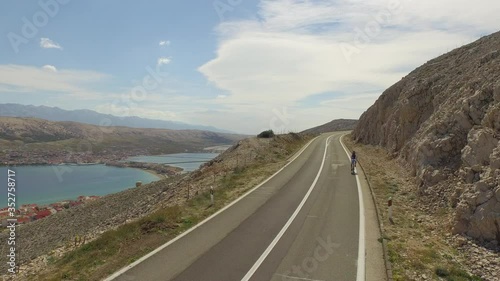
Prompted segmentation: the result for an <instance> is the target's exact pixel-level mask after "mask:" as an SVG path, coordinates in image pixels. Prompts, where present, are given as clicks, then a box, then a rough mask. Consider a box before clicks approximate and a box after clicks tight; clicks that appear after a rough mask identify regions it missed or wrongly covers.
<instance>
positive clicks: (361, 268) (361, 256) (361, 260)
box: [340, 135, 365, 281]
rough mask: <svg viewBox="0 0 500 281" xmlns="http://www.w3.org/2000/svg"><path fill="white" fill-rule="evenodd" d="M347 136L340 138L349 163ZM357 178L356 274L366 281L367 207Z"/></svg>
mask: <svg viewBox="0 0 500 281" xmlns="http://www.w3.org/2000/svg"><path fill="white" fill-rule="evenodd" d="M344 136H345V135H342V136H341V137H340V144H341V145H342V147H343V148H344V151H345V153H346V154H347V157H348V158H349V161H350V160H351V155H350V154H349V151H348V150H347V148H346V147H345V145H344V143H343V142H342V138H343V137H344ZM355 176H356V184H357V185H358V200H359V242H358V271H357V274H356V281H364V280H365V206H364V203H363V193H362V190H361V184H360V183H359V177H358V174H357V173H356V174H355Z"/></svg>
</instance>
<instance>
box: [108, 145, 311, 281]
mask: <svg viewBox="0 0 500 281" xmlns="http://www.w3.org/2000/svg"><path fill="white" fill-rule="evenodd" d="M318 137H319V136H318ZM318 137H315V138H314V139H312V140H310V141H309V143H308V144H307V145H306V146H304V147H303V148H302V149H301V150H300V151H299V152H297V153H296V154H295V156H293V157H292V158H291V159H290V161H289V162H288V163H286V165H285V166H283V167H282V168H281V169H279V170H278V171H277V172H276V173H274V174H273V175H271V176H270V177H269V178H267V179H266V180H264V181H263V182H261V183H260V184H259V185H257V186H256V187H254V188H252V189H251V190H249V191H247V192H246V193H245V194H243V195H242V196H241V197H239V198H238V199H236V200H234V201H233V202H231V203H230V204H229V205H227V206H225V207H224V208H222V209H220V210H219V211H217V212H216V213H214V214H212V215H211V216H210V217H208V218H206V219H204V220H203V221H201V222H199V223H198V224H197V225H195V226H193V227H192V228H190V229H188V230H186V231H185V232H183V233H181V234H180V235H179V236H177V237H175V238H174V239H172V240H170V241H168V242H167V243H165V244H163V245H161V246H160V247H158V248H156V249H155V250H153V251H152V252H150V253H149V254H147V255H145V256H143V257H141V258H140V259H138V260H136V261H135V262H133V263H131V264H129V265H127V266H125V267H123V268H122V269H120V270H118V271H117V272H115V273H113V275H111V276H109V277H107V278H106V279H104V280H103V281H111V280H114V279H115V278H117V277H118V276H120V275H122V274H123V273H125V272H127V271H128V270H130V269H132V268H134V267H135V266H137V265H138V264H140V263H141V262H143V261H145V260H146V259H148V258H150V257H151V256H153V255H155V254H156V253H158V252H160V251H161V250H163V249H165V248H166V247H168V246H170V245H171V244H173V243H175V242H176V241H177V240H179V239H181V238H183V237H184V236H186V235H188V234H189V233H190V232H192V231H194V230H195V229H197V228H198V227H200V226H202V225H203V224H205V223H206V222H208V221H209V220H211V219H213V218H214V217H216V216H217V215H219V214H220V213H222V212H224V211H225V210H227V209H229V208H230V207H231V206H233V205H234V204H236V203H238V202H239V201H240V200H242V199H243V198H245V197H246V196H248V195H249V194H250V193H252V192H254V191H255V190H256V189H258V188H259V187H261V186H262V185H264V184H265V183H266V182H268V181H270V180H271V179H272V178H273V177H275V176H276V175H277V174H279V173H280V172H281V171H282V170H284V169H285V168H286V167H287V166H288V165H290V164H291V163H292V162H293V161H295V159H297V158H298V157H299V156H300V155H301V154H302V153H303V152H304V151H305V150H306V149H307V148H308V147H309V145H310V144H311V143H312V142H313V141H314V140H316V139H317V138H318Z"/></svg>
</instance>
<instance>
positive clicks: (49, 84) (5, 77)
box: [0, 64, 108, 96]
mask: <svg viewBox="0 0 500 281" xmlns="http://www.w3.org/2000/svg"><path fill="white" fill-rule="evenodd" d="M54 69H55V67H54V68H53V66H51V65H46V66H44V67H42V68H40V67H34V66H25V65H13V64H9V65H0V87H7V88H11V89H13V90H15V91H24V92H39V91H40V92H57V93H63V94H67V95H70V94H74V95H77V94H78V93H80V96H84V95H83V94H82V93H89V92H90V91H88V90H86V87H87V86H89V87H90V85H92V84H95V83H96V82H99V81H101V80H103V79H106V78H108V76H107V75H106V74H103V73H98V72H94V71H83V70H59V71H57V72H54V71H53V70H54Z"/></svg>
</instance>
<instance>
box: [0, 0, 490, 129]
mask: <svg viewBox="0 0 500 281" xmlns="http://www.w3.org/2000/svg"><path fill="white" fill-rule="evenodd" d="M499 14H500V1H497V0H476V1H464V0H440V1H435V0H433V1H431V0H419V1H416V0H384V1H382V0H370V1H359V0H325V1H318V0H274V1H270V0H260V1H255V0H254V1H252V0H214V1H212V0H169V1H165V0H150V1H131V0H107V1H102V0H86V1H79V0H39V1H28V0H19V1H1V2H0V98H1V99H0V103H20V104H32V105H46V106H56V107H60V108H63V109H68V110H72V109H91V110H95V111H98V112H101V113H107V114H113V115H117V116H140V117H145V118H153V119H162V120H172V121H179V122H185V123H191V124H198V125H211V126H215V127H218V128H221V129H225V130H230V131H233V132H238V133H245V134H255V133H258V132H260V131H263V130H265V129H273V130H274V131H275V132H278V133H286V132H291V131H293V132H298V131H302V130H304V129H307V128H310V127H314V126H317V125H321V124H323V123H326V122H329V121H331V120H333V119H338V118H353V119H357V118H359V117H360V115H361V114H362V113H363V112H364V111H365V110H366V109H368V107H370V106H371V105H372V104H373V103H374V102H375V101H376V99H377V98H378V97H379V96H380V95H381V94H382V92H383V91H384V90H385V89H386V88H388V87H389V86H391V85H392V84H394V83H396V82H397V81H399V80H400V79H401V78H402V77H404V76H405V75H407V74H408V73H409V72H411V71H412V70H413V69H415V68H416V67H418V66H420V65H422V64H423V63H425V62H427V61H428V60H430V59H432V58H434V57H436V56H439V55H441V54H443V53H446V52H448V51H451V50H453V49H454V48H457V47H460V46H462V45H464V44H467V43H470V42H473V41H474V40H476V39H479V38H480V37H482V36H485V35H488V34H491V33H493V32H496V31H498V30H499V28H500V19H499V17H498V15H499Z"/></svg>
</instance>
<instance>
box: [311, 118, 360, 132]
mask: <svg viewBox="0 0 500 281" xmlns="http://www.w3.org/2000/svg"><path fill="white" fill-rule="evenodd" d="M357 122H358V120H354V119H336V120H333V121H330V122H328V123H326V124H323V125H321V126H317V127H314V128H311V129H308V130H305V131H303V132H302V133H304V134H313V135H316V134H322V133H328V132H335V131H350V130H352V129H354V127H355V126H356V123H357Z"/></svg>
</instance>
